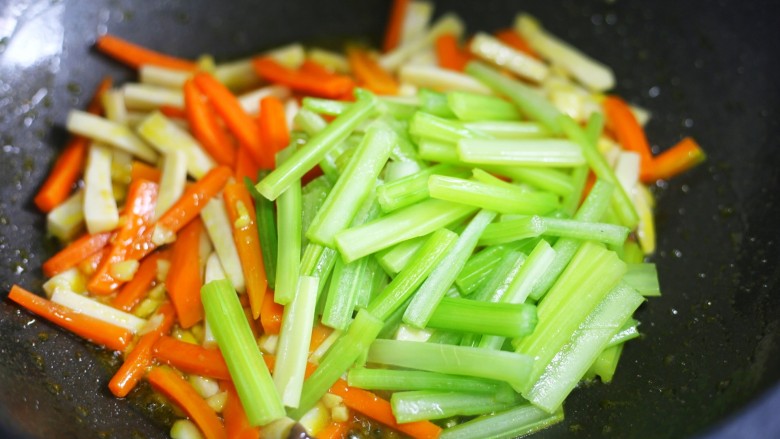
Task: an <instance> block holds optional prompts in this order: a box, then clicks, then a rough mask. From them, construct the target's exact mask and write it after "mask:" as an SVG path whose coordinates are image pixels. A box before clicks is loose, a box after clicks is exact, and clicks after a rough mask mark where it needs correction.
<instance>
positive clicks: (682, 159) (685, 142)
mask: <svg viewBox="0 0 780 439" xmlns="http://www.w3.org/2000/svg"><path fill="white" fill-rule="evenodd" d="M706 158H707V155H706V154H705V153H704V150H702V149H701V147H700V146H699V144H698V143H697V142H696V140H694V139H693V138H692V137H686V138H684V139H682V140H680V141H679V142H678V143H677V144H676V145H674V146H673V147H671V148H670V149H668V150H666V151H664V152H662V153H661V154H659V155H658V156H656V157H655V159H653V165H652V167H651V169H650V172H649V173H647V174H645V173H643V174H642V181H643V182H645V183H650V182H653V181H655V180H658V179H668V178H671V177H674V176H675V175H678V174H680V173H682V172H685V171H687V170H688V169H691V168H693V167H694V166H696V165H698V164H699V163H701V162H703V161H704V160H706Z"/></svg>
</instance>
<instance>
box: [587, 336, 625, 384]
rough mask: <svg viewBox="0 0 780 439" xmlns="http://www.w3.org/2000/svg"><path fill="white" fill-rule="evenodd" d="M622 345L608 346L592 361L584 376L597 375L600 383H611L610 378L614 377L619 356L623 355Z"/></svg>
mask: <svg viewBox="0 0 780 439" xmlns="http://www.w3.org/2000/svg"><path fill="white" fill-rule="evenodd" d="M623 346H624V345H623V343H620V344H618V345H615V346H608V347H606V348H604V350H603V351H601V353H600V354H599V356H598V357H596V359H595V360H593V364H591V365H590V368H589V369H588V372H587V373H586V376H594V377H595V376H596V375H598V376H599V378H600V379H601V382H602V383H610V382H612V377H613V376H614V375H615V370H616V369H617V365H618V361H619V360H620V354H622V353H623Z"/></svg>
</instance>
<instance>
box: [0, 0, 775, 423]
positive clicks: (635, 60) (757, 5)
mask: <svg viewBox="0 0 780 439" xmlns="http://www.w3.org/2000/svg"><path fill="white" fill-rule="evenodd" d="M441 3H442V5H440V6H439V9H440V12H441V10H444V9H451V10H455V11H457V12H459V13H460V14H461V16H463V17H465V18H466V21H467V23H468V24H469V29H470V30H471V31H475V30H481V29H487V30H493V29H497V28H499V27H506V26H508V25H510V24H511V20H512V17H513V16H514V11H516V10H518V9H520V8H523V9H525V10H527V11H529V12H531V13H533V14H534V15H536V16H538V17H539V18H540V19H541V20H542V21H543V23H544V24H545V26H546V27H548V28H549V29H551V30H552V31H553V32H555V33H556V34H558V35H560V36H562V37H565V38H566V39H568V40H569V41H573V42H575V43H576V45H577V46H579V47H581V48H583V49H585V50H586V51H587V52H588V53H591V54H593V55H595V56H596V58H598V59H600V60H602V61H604V62H606V63H607V64H609V65H611V66H612V67H613V68H614V69H615V72H616V75H617V78H618V84H619V85H618V88H617V91H618V92H619V93H620V94H622V95H623V96H625V97H626V98H627V99H628V100H630V101H631V102H634V103H637V104H640V105H642V106H644V107H646V108H648V109H650V110H651V111H652V112H653V114H654V116H653V119H652V121H651V123H650V125H649V126H648V133H649V137H650V140H651V143H652V144H654V145H656V146H657V147H658V148H660V149H664V148H666V147H668V146H669V145H671V144H673V143H674V142H676V141H677V140H678V139H679V138H681V137H682V136H683V135H693V136H694V137H696V138H697V139H698V140H699V141H700V143H701V144H702V145H703V146H704V148H705V149H706V150H707V151H708V153H709V157H710V159H709V161H708V162H707V163H706V164H705V165H704V166H702V167H700V168H698V169H696V170H694V171H693V172H690V173H688V174H686V175H684V176H682V177H680V178H677V179H674V180H672V181H671V182H669V183H668V185H665V186H664V187H662V188H659V191H658V192H659V204H658V210H657V221H658V224H657V227H658V235H659V250H658V254H657V255H656V257H655V261H656V262H657V263H658V265H659V271H660V276H661V283H662V288H663V292H664V296H663V297H662V298H660V299H656V300H652V301H651V302H650V303H648V304H647V305H645V306H644V307H643V308H642V309H640V311H639V312H638V314H637V316H638V318H639V320H641V321H642V322H643V325H642V327H641V329H642V331H643V333H644V334H645V336H644V338H643V339H641V340H639V341H634V342H631V343H629V344H628V346H627V347H626V349H625V352H624V356H623V360H622V362H621V364H620V367H619V368H618V372H617V374H616V376H615V379H614V382H613V383H612V384H610V385H601V384H597V385H592V386H589V387H588V388H586V389H580V390H577V391H575V392H574V394H573V395H572V397H571V398H570V400H568V401H567V403H566V407H565V408H566V417H567V419H566V421H565V422H564V423H563V424H561V425H558V426H555V427H554V428H552V429H550V430H548V431H546V432H545V433H543V434H542V436H543V437H560V436H572V437H602V436H605V437H610V436H611V437H683V436H691V435H695V434H702V433H706V432H708V431H711V428H713V427H714V426H716V425H718V424H719V423H720V422H721V421H723V420H724V419H727V418H728V417H730V416H733V415H734V414H735V413H738V411H739V410H741V409H742V408H743V407H744V406H745V405H746V404H747V403H748V402H750V401H752V400H755V399H757V398H758V397H759V396H761V395H762V394H764V393H765V392H766V391H767V390H769V389H771V388H772V387H773V386H774V385H775V384H776V383H777V382H778V378H780V352H779V351H778V347H779V346H780V343H779V342H778V334H780V331H778V329H780V327H779V325H780V312H778V311H780V299H778V295H777V292H776V291H775V290H776V289H777V287H778V273H779V272H780V270H778V266H779V262H780V261H778V254H779V253H780V252H778V244H779V243H778V232H777V229H776V224H775V221H776V220H777V219H778V218H780V200H779V199H778V193H777V188H778V186H779V185H778V183H779V182H778V180H779V179H780V177H779V176H780V171H778V169H780V168H779V167H778V166H779V165H780V154H778V152H777V151H776V148H777V147H778V140H780V136H779V133H780V130H778V116H780V114H778V98H779V97H780V90H778V86H777V83H776V82H774V78H775V76H776V72H777V69H778V67H780V66H779V65H778V64H779V63H778V57H777V56H776V55H775V52H776V50H777V47H776V46H777V42H778V41H780V38H779V37H780V35H778V34H779V32H778V30H777V27H776V26H775V25H774V23H773V19H772V18H771V17H773V16H774V14H771V10H772V9H773V8H772V6H771V3H770V2H744V4H743V2H738V1H721V2H706V3H704V2H677V1H656V2H639V1H633V2H632V1H627V0H621V1H617V2H614V1H613V2H580V1H564V2H561V3H558V2H545V1H526V2H513V1H495V2H494V1H480V2H465V1H464V2H441ZM552 3H555V4H552ZM678 3H679V4H678ZM304 5H305V6H304ZM387 9H388V2H386V1H358V0H349V1H341V2H333V1H329V2H311V4H308V2H303V1H286V2H273V3H271V2H252V1H234V2H213V1H205V0H198V1H172V0H151V1H150V0H147V1H144V2H132V1H129V0H99V1H97V0H91V1H87V0H76V1H68V2H64V1H57V0H44V1H32V0H19V1H17V0H4V1H0V147H2V152H0V154H2V155H1V156H0V157H2V159H0V182H1V183H2V184H0V290H2V291H7V290H8V288H9V287H10V285H11V284H13V283H19V284H22V285H24V286H25V287H27V288H29V289H31V290H33V291H40V290H41V288H40V287H41V283H42V275H41V271H40V268H39V267H40V263H41V262H42V261H43V260H44V259H45V258H46V257H47V256H48V255H50V254H51V253H52V252H53V251H54V249H55V248H54V246H53V245H52V243H51V242H49V241H47V240H46V239H45V238H44V236H43V233H42V231H43V229H44V225H45V221H44V218H43V217H42V216H41V215H39V214H38V213H37V212H36V211H35V209H34V207H33V205H32V202H31V199H32V197H33V195H34V193H35V191H36V190H37V188H38V187H39V185H40V182H41V181H42V179H43V177H44V176H45V174H46V173H47V172H48V169H49V166H50V163H51V160H52V158H53V157H54V155H55V154H56V153H57V151H58V150H59V148H60V147H61V145H62V144H63V142H64V139H65V138H66V136H65V134H64V132H63V129H62V126H63V123H64V119H65V115H66V113H67V109H69V108H71V107H73V106H76V107H83V106H84V105H85V103H86V101H87V100H88V99H89V95H90V94H91V90H93V89H94V87H95V86H96V84H97V83H98V81H99V80H100V78H101V77H102V76H103V75H105V74H111V75H113V76H114V77H115V79H117V80H119V81H121V80H123V79H124V78H128V77H129V71H128V70H125V69H123V68H121V67H119V66H118V65H117V64H114V63H112V62H110V61H108V60H107V59H105V58H103V57H101V56H99V55H98V54H96V53H94V51H93V50H91V49H90V46H91V44H92V43H93V42H94V39H95V36H96V35H97V34H98V33H100V32H105V31H106V30H108V31H109V32H111V33H114V34H117V35H120V36H123V37H126V38H129V39H130V40H132V41H135V42H138V43H141V44H144V45H148V46H150V47H157V48H163V49H164V50H165V51H167V52H170V53H173V54H177V55H181V56H188V57H194V56H197V55H198V54H201V53H203V52H210V53H214V54H215V55H216V56H217V57H218V59H231V58H235V57H238V56H242V55H249V54H252V53H254V52H255V51H257V50H260V49H264V48H269V47H273V46H275V45H279V44H282V43H286V42H289V41H291V40H294V39H302V40H304V41H306V40H310V41H311V40H314V41H321V39H322V38H323V37H325V36H328V37H349V36H356V35H368V36H370V37H372V38H374V39H376V38H377V37H378V36H379V34H380V33H381V31H382V30H383V28H384V22H385V21H384V20H385V19H384V17H385V13H386V11H387ZM330 39H332V38H330ZM99 352H100V351H99V350H98V349H96V348H93V347H91V346H89V345H88V344H87V343H85V342H82V341H81V340H80V339H78V338H76V337H75V336H72V335H69V334H65V333H63V332H60V331H58V330H56V329H55V328H54V327H53V326H52V325H50V324H48V323H46V322H44V321H42V320H39V319H35V318H33V317H32V316H31V315H30V314H27V313H25V312H21V311H19V310H17V308H16V307H14V306H12V305H10V304H9V303H7V302H6V301H2V302H0V436H2V437H7V436H9V435H12V434H17V435H22V436H23V437H27V436H31V437H58V438H59V437H120V438H135V437H165V436H166V434H167V429H166V428H165V427H164V426H162V425H158V424H156V423H155V422H151V421H150V420H149V418H148V416H147V415H146V414H145V413H146V412H145V410H144V406H145V405H146V404H145V403H143V402H141V400H140V399H139V398H130V399H129V401H120V400H116V399H114V398H113V397H111V396H110V394H109V392H108V390H107V387H106V386H107V382H108V379H109V378H110V376H111V374H112V371H113V370H114V368H115V367H116V366H117V362H116V359H114V361H113V363H112V361H110V359H107V358H106V356H104V355H100V354H99ZM772 392H774V393H771V395H773V396H774V399H773V400H772V401H770V402H769V404H770V405H769V411H768V412H766V413H773V412H774V413H777V410H778V404H780V401H778V399H779V398H778V397H777V395H778V393H780V391H778V390H777V389H775V390H772ZM772 404H774V405H772ZM745 422H746V423H747V424H748V425H751V426H753V427H759V431H762V434H760V435H761V436H764V437H773V436H774V437H777V436H778V435H780V427H779V426H778V425H777V424H778V423H777V421H776V420H775V421H774V422H770V417H769V416H766V415H764V416H763V417H759V419H758V420H757V421H755V420H749V421H745ZM744 425H745V423H743V424H738V425H737V426H736V427H734V424H731V426H730V427H727V428H731V430H724V431H726V432H727V433H724V434H727V435H728V437H735V436H734V434H733V432H734V431H735V430H737V431H742V432H744V430H743V429H742V428H743V426H744ZM772 425H774V426H773V427H772ZM3 433H5V434H3ZM723 437H726V436H723ZM744 437H754V436H752V435H751V436H748V435H745V436H744Z"/></svg>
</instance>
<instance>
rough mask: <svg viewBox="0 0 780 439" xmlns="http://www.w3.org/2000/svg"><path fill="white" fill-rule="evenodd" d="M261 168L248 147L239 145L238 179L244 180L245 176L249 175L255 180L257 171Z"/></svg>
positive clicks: (236, 164) (236, 169) (237, 157)
mask: <svg viewBox="0 0 780 439" xmlns="http://www.w3.org/2000/svg"><path fill="white" fill-rule="evenodd" d="M264 150H265V149H264ZM259 170H260V166H258V165H257V163H255V159H253V158H252V155H251V154H250V153H249V151H247V149H246V148H242V147H239V148H238V151H237V152H236V163H235V171H236V175H235V178H236V181H244V177H249V179H250V180H252V181H255V180H256V179H257V171H259Z"/></svg>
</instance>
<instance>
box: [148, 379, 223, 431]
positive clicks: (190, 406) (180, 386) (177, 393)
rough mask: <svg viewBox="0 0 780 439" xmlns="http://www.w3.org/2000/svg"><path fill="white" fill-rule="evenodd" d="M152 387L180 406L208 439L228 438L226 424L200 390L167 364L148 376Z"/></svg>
mask: <svg viewBox="0 0 780 439" xmlns="http://www.w3.org/2000/svg"><path fill="white" fill-rule="evenodd" d="M146 378H147V379H148V380H149V383H150V384H151V385H152V387H153V388H154V389H155V390H157V391H158V392H160V393H162V394H163V395H165V396H166V397H167V398H168V399H170V400H171V401H173V403H174V404H176V405H177V406H179V408H181V409H182V410H183V411H184V413H186V414H187V416H189V417H190V419H192V420H193V422H195V424H196V425H197V426H198V428H200V431H201V432H202V433H203V435H204V436H205V437H206V438H207V439H226V438H227V435H226V434H225V426H224V425H222V421H220V419H219V417H218V416H217V414H216V413H215V412H214V410H212V408H211V407H209V405H208V404H207V403H206V400H204V399H203V398H201V397H200V395H198V392H196V391H195V389H194V388H193V387H192V386H191V385H190V383H188V382H187V381H185V380H184V378H182V377H181V376H180V375H179V374H178V373H177V372H175V371H174V370H173V369H171V368H170V367H167V366H157V367H154V368H152V370H151V371H150V372H149V374H148V375H147V376H146Z"/></svg>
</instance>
